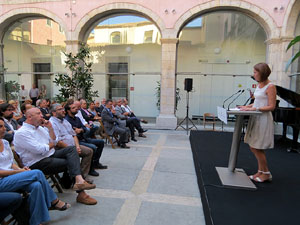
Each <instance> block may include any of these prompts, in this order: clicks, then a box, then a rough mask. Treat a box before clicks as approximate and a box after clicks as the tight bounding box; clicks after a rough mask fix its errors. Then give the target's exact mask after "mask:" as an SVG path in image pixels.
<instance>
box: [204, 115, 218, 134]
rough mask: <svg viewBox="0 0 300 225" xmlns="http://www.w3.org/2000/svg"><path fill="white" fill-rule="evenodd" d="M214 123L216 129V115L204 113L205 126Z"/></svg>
mask: <svg viewBox="0 0 300 225" xmlns="http://www.w3.org/2000/svg"><path fill="white" fill-rule="evenodd" d="M207 124H209V125H212V127H213V129H212V130H213V131H214V130H215V124H216V118H215V115H214V114H213V113H204V115H203V126H204V129H205V125H207Z"/></svg>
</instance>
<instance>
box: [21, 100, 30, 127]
mask: <svg viewBox="0 0 300 225" xmlns="http://www.w3.org/2000/svg"><path fill="white" fill-rule="evenodd" d="M32 107H33V106H32V105H31V103H26V102H25V103H23V104H22V105H21V111H22V114H23V116H22V118H21V119H19V120H18V124H19V125H20V126H22V125H23V123H24V121H25V120H26V112H27V111H28V110H29V109H31V108H32Z"/></svg>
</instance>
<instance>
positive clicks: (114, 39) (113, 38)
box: [110, 32, 121, 44]
mask: <svg viewBox="0 0 300 225" xmlns="http://www.w3.org/2000/svg"><path fill="white" fill-rule="evenodd" d="M110 42H111V43H112V44H120V43H121V33H120V32H113V33H111V35H110Z"/></svg>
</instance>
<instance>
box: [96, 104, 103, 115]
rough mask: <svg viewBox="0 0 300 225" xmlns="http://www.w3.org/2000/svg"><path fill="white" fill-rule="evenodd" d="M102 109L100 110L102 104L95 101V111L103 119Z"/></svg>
mask: <svg viewBox="0 0 300 225" xmlns="http://www.w3.org/2000/svg"><path fill="white" fill-rule="evenodd" d="M101 108H102V109H103V107H101ZM101 108H100V102H99V101H95V110H96V112H97V115H98V116H99V117H101V112H102V110H101Z"/></svg>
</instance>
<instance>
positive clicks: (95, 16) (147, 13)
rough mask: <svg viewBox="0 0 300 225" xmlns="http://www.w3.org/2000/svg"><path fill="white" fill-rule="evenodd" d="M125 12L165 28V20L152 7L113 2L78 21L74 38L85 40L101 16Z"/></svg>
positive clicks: (159, 27)
mask: <svg viewBox="0 0 300 225" xmlns="http://www.w3.org/2000/svg"><path fill="white" fill-rule="evenodd" d="M124 13H130V14H134V15H137V16H143V17H145V18H147V19H149V20H150V21H152V22H153V23H154V24H155V25H156V26H157V28H158V29H159V30H160V31H162V30H164V29H165V24H164V22H163V20H162V19H161V18H160V17H159V16H158V15H157V14H155V13H154V12H153V11H151V10H150V9H147V8H145V7H143V6H141V5H138V4H132V3H111V4H106V5H104V6H100V7H99V8H96V9H94V10H92V11H90V12H89V13H87V14H86V15H85V16H84V17H83V18H82V19H81V20H80V21H79V22H78V24H77V25H76V28H75V30H74V32H72V35H73V36H72V40H79V41H85V40H86V39H87V35H89V33H90V32H91V30H92V29H93V28H94V26H96V25H97V24H98V23H99V20H101V18H105V17H108V16H111V15H118V14H119V15H120V14H124Z"/></svg>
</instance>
